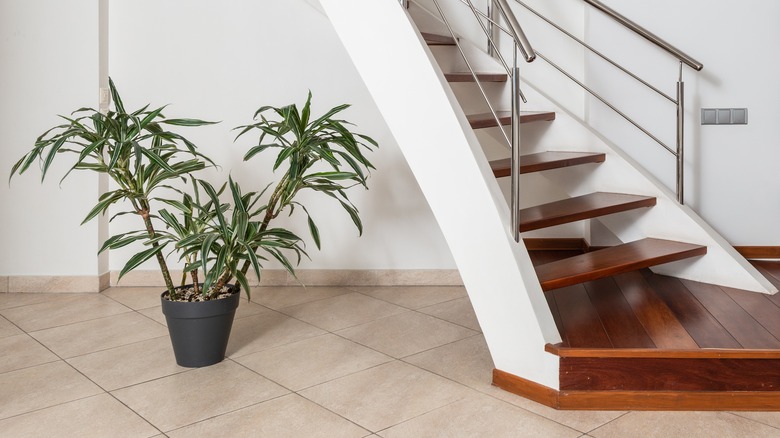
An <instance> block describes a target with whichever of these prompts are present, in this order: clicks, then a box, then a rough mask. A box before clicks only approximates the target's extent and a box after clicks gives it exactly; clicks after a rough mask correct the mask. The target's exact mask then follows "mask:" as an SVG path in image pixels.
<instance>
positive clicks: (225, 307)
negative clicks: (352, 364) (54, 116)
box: [11, 80, 376, 367]
mask: <svg viewBox="0 0 780 438" xmlns="http://www.w3.org/2000/svg"><path fill="white" fill-rule="evenodd" d="M109 87H110V92H111V96H112V100H113V104H114V108H115V109H114V110H113V111H108V112H106V113H105V114H102V113H101V112H99V111H96V110H94V109H91V108H82V109H79V110H77V111H75V112H74V113H73V115H72V116H71V117H62V118H63V119H64V120H65V123H64V124H61V125H58V126H55V127H54V128H52V129H50V130H48V131H46V132H44V133H43V134H42V135H41V136H39V137H38V139H37V140H36V142H35V145H34V147H33V148H32V150H31V151H29V152H28V153H27V154H25V155H24V156H23V157H22V158H21V159H20V160H19V161H18V162H17V163H16V164H15V165H14V166H13V168H12V170H11V177H13V175H15V174H22V173H24V172H25V171H27V170H28V169H29V168H30V166H31V165H32V164H33V163H34V162H36V161H38V162H40V163H41V173H42V180H43V179H44V178H45V177H46V175H47V172H48V171H49V169H50V166H51V164H52V163H53V161H54V159H55V158H56V157H57V156H59V155H61V154H66V153H70V154H72V155H76V162H75V164H73V166H72V167H71V168H70V170H69V171H68V172H67V173H66V174H65V176H64V177H63V178H62V179H63V180H64V179H65V178H67V176H68V175H69V174H70V173H71V172H72V171H73V170H88V171H94V172H99V173H105V174H107V175H108V176H109V177H110V178H111V179H112V180H113V182H114V183H115V186H116V188H115V189H114V190H111V191H108V192H107V193H105V194H103V195H101V196H100V198H99V199H98V202H97V204H96V205H95V206H94V207H93V208H92V209H91V210H90V212H89V213H88V214H87V216H86V217H85V219H84V221H83V222H82V223H85V222H87V221H89V220H92V219H94V218H95V217H96V216H98V215H100V214H104V213H106V211H107V210H108V209H109V208H110V207H111V208H112V209H117V210H118V212H116V213H115V214H114V215H113V216H112V217H111V220H113V219H114V218H116V217H118V216H122V215H126V214H133V215H136V216H138V217H139V218H140V219H141V223H142V224H143V227H142V228H141V229H139V230H135V231H130V232H126V233H121V234H117V235H114V236H112V237H110V238H109V239H108V240H107V241H106V242H105V243H104V244H103V246H102V247H101V249H100V251H101V252H102V251H106V250H111V249H118V248H122V247H125V246H127V245H130V244H136V245H137V244H141V250H140V251H138V252H137V253H136V254H135V255H133V256H132V257H130V259H129V260H128V261H127V263H126V264H125V266H124V267H123V268H122V270H121V272H120V274H119V278H122V276H124V275H125V274H126V273H128V272H130V271H132V270H133V269H135V268H137V267H138V266H140V265H141V264H142V263H144V262H145V261H147V260H149V259H152V258H155V259H156V261H157V264H158V266H159V269H160V272H161V274H162V276H163V281H164V282H165V286H166V290H165V292H163V293H162V295H161V300H162V306H163V312H164V313H165V315H166V320H167V321H168V328H169V332H170V334H171V340H172V343H173V345H174V353H175V355H176V360H177V363H179V364H180V365H183V366H191V367H193V366H206V365H210V364H213V363H216V362H219V361H221V360H222V359H223V358H224V354H225V349H226V346H227V340H228V337H229V335H230V327H231V325H232V321H233V316H234V314H235V310H236V308H237V306H238V302H239V292H240V290H241V289H242V288H243V289H244V290H245V291H246V293H247V296H249V292H250V290H249V280H248V279H247V273H248V271H249V269H250V268H252V269H253V270H254V272H255V275H256V276H257V277H258V278H259V277H260V275H261V267H262V262H263V261H266V260H268V259H269V257H270V258H272V259H275V260H278V261H279V262H280V263H281V264H282V265H283V266H284V267H285V268H286V269H287V270H288V271H289V272H290V273H292V274H293V275H294V274H295V272H294V267H293V265H294V263H292V262H291V261H290V259H289V257H288V254H294V255H295V256H296V259H295V264H297V263H299V262H300V260H301V257H302V256H307V254H306V252H305V249H304V243H303V241H302V239H301V238H300V237H298V236H297V235H296V234H295V233H293V232H291V231H289V230H287V229H284V228H279V227H272V226H271V223H272V221H273V220H274V219H276V218H277V217H278V216H279V215H280V214H281V213H282V212H284V211H287V212H288V213H290V214H292V212H293V210H294V209H295V207H296V206H298V207H300V209H301V210H303V211H304V212H306V215H307V221H308V225H309V230H310V233H311V235H312V238H313V240H314V242H315V244H316V245H317V247H318V248H319V247H320V238H319V229H318V228H317V226H316V224H315V222H314V220H313V219H312V217H311V215H310V214H309V212H308V210H307V209H306V207H304V206H303V205H301V204H300V203H298V202H297V201H295V200H294V197H295V195H296V194H297V193H298V192H300V191H301V190H304V189H312V190H315V191H318V192H321V193H324V194H326V195H328V196H330V197H332V198H334V199H336V200H337V201H338V202H339V203H340V205H341V206H342V207H343V208H344V209H345V210H346V211H347V213H348V214H349V216H350V218H351V219H352V221H353V223H354V224H355V225H356V226H357V228H358V230H359V231H361V232H362V224H361V222H360V218H359V216H358V212H357V209H356V208H355V207H354V205H352V203H351V202H350V201H349V199H348V198H347V195H346V193H345V190H346V189H348V188H349V187H351V186H353V185H362V186H365V185H366V177H367V172H368V170H369V169H371V168H373V166H372V165H371V163H370V162H369V161H368V160H367V159H366V157H365V156H364V155H363V153H362V151H361V148H364V149H367V150H370V149H371V146H376V142H374V141H373V140H372V139H371V138H369V137H366V136H363V135H360V134H353V133H351V132H350V131H349V130H348V129H347V128H346V125H347V122H345V121H343V120H338V119H335V118H334V116H335V115H336V114H338V113H339V112H341V111H343V110H344V109H346V108H347V105H341V106H338V107H335V108H333V109H331V110H330V111H328V112H327V113H325V114H324V115H323V116H321V117H319V118H317V119H315V120H313V121H310V109H311V105H310V104H311V93H309V97H308V99H307V101H306V104H305V105H304V108H303V109H302V111H300V112H299V111H298V108H297V107H296V106H295V105H288V106H285V107H281V108H275V107H262V108H260V109H259V110H258V111H257V112H256V113H255V123H253V124H250V125H246V126H241V127H239V128H236V129H241V132H240V133H239V134H238V137H241V136H243V135H244V134H247V133H248V132H250V131H253V130H259V131H260V137H259V142H258V144H257V145H256V146H254V147H252V148H251V149H250V150H249V152H247V154H246V156H245V160H249V159H251V158H252V157H254V156H255V155H257V154H259V153H261V152H263V151H265V150H268V149H278V154H277V156H276V159H275V161H274V165H273V170H274V171H276V170H278V169H279V168H280V167H283V165H286V170H285V171H284V174H283V176H282V177H281V178H280V179H279V181H278V182H277V183H276V185H275V186H273V184H269V186H268V187H266V189H264V190H261V191H259V192H248V193H242V190H241V187H240V186H239V185H238V184H237V183H236V182H235V181H233V179H232V178H229V181H228V182H227V183H225V184H223V185H222V186H221V188H219V189H215V187H214V186H212V185H211V184H210V183H208V182H206V181H203V180H200V179H198V178H196V177H195V176H194V173H195V172H198V171H200V170H202V169H204V168H205V167H207V166H213V165H214V163H213V162H212V161H211V160H210V159H209V158H208V157H206V156H205V155H203V154H201V153H200V152H198V150H197V148H196V146H195V145H194V144H193V143H192V142H191V141H189V140H187V139H186V138H184V137H183V136H181V135H179V134H177V133H174V132H172V131H169V130H166V129H165V128H166V127H167V126H180V127H194V126H203V125H207V124H211V123H212V122H207V121H203V120H198V119H168V118H166V117H165V116H164V115H163V114H162V111H163V109H164V108H165V107H160V108H157V109H154V110H149V109H148V105H147V106H145V107H143V108H141V109H139V110H136V111H134V112H127V111H126V110H125V108H124V104H123V102H122V99H121V97H120V95H119V93H118V92H117V90H116V87H115V85H114V83H113V81H111V80H109ZM269 111H270V112H272V113H273V114H275V115H276V116H278V118H279V119H280V120H275V118H274V119H271V120H269V119H268V118H266V117H265V114H266V113H267V112H269ZM258 118H259V120H258ZM266 139H271V142H270V143H267V142H266V143H264V141H265V140H266ZM344 163H346V164H344ZM182 182H183V183H185V184H186V183H190V184H191V186H192V189H191V190H189V191H187V190H185V188H186V185H185V186H184V187H182V186H177V185H176V184H177V183H182ZM271 186H273V187H274V188H273V190H270V191H269V189H270V187H271ZM226 187H228V188H229V190H225V189H226ZM201 190H202V191H203V192H204V193H205V196H201ZM226 192H229V195H230V196H229V198H230V201H229V202H224V201H222V200H221V196H222V195H223V194H225V193H226ZM160 193H162V194H160ZM172 193H175V194H178V195H179V199H172V198H170V197H169V196H165V195H170V194H172ZM269 193H270V194H269ZM267 194H268V195H267ZM266 195H267V196H266ZM160 204H164V205H165V207H162V208H159V209H157V208H156V206H157V205H160ZM166 207H168V208H171V210H170V211H169V210H168V208H166ZM166 251H167V253H166ZM171 253H175V254H178V256H179V260H181V261H182V262H183V263H184V271H183V272H184V275H183V276H182V281H181V285H180V286H174V283H173V280H172V278H171V274H170V270H169V269H168V264H167V262H166V254H167V255H170V254H171ZM187 275H189V276H190V278H191V284H189V285H185V284H184V283H185V282H186V280H185V279H186V277H187ZM201 275H202V276H203V281H202V282H201V280H200V276H201ZM233 280H235V283H236V284H235V285H232V284H231V282H232V281H233ZM212 342H213V343H214V344H215V345H214V346H212V345H210V344H211V343H212Z"/></svg>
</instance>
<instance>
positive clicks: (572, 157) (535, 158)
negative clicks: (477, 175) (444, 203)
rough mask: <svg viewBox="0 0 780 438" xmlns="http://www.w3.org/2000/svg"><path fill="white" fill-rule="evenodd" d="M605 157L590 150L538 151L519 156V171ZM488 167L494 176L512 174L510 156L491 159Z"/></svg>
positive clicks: (554, 167) (569, 164) (535, 169)
mask: <svg viewBox="0 0 780 438" xmlns="http://www.w3.org/2000/svg"><path fill="white" fill-rule="evenodd" d="M605 159H606V155H605V154H601V153H592V152H554V151H549V152H539V153H536V154H529V155H523V156H521V157H520V173H521V174H523V173H532V172H541V171H543V170H551V169H560V168H562V167H569V166H577V165H580V164H587V163H603V162H604V160H605ZM490 167H491V168H492V169H493V175H495V176H496V178H502V177H505V176H510V175H511V174H512V160H511V159H510V158H503V159H500V160H493V161H491V162H490Z"/></svg>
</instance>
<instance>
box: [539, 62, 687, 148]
mask: <svg viewBox="0 0 780 438" xmlns="http://www.w3.org/2000/svg"><path fill="white" fill-rule="evenodd" d="M536 54H537V55H538V56H539V58H541V59H542V60H544V61H545V62H547V63H548V64H550V65H551V66H552V67H553V68H554V69H556V70H558V71H559V72H561V74H563V75H564V76H566V77H567V78H569V79H571V80H572V81H573V82H574V83H575V84H577V85H579V86H580V87H581V88H582V89H583V90H585V91H587V92H588V93H590V95H592V96H593V97H595V98H596V99H598V100H600V101H601V103H603V104H604V105H606V106H608V107H609V108H610V109H611V110H612V111H614V112H616V113H617V114H618V115H619V116H620V117H623V118H624V119H625V120H626V121H628V122H629V123H631V124H632V125H634V126H635V127H636V128H637V129H639V130H640V131H642V132H643V133H644V134H645V135H647V136H648V137H650V138H652V139H653V140H654V141H655V142H656V143H658V144H659V145H661V146H663V147H664V149H666V150H667V151H669V152H670V153H671V154H672V155H677V153H676V152H675V151H674V149H672V148H671V147H669V146H668V145H667V144H666V143H664V142H663V141H662V140H660V139H659V138H658V137H656V136H655V135H653V134H652V133H651V132H650V131H648V130H647V129H645V128H644V127H643V126H642V125H640V124H639V123H637V122H636V121H634V119H632V118H631V117H629V116H628V115H626V114H625V113H624V112H623V111H620V110H619V109H618V108H617V107H616V106H615V105H613V104H612V103H610V102H609V101H608V100H607V99H605V98H603V97H601V95H600V94H598V93H596V92H595V91H593V89H591V88H590V87H588V86H587V85H585V84H583V83H582V82H580V81H579V80H577V78H575V77H574V76H572V75H571V74H570V73H569V72H567V71H566V70H564V69H563V67H561V66H559V65H558V64H556V63H555V62H553V61H552V60H550V58H548V57H546V56H544V55H543V54H542V53H541V52H539V51H538V50H537V51H536Z"/></svg>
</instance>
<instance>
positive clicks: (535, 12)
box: [515, 0, 677, 105]
mask: <svg viewBox="0 0 780 438" xmlns="http://www.w3.org/2000/svg"><path fill="white" fill-rule="evenodd" d="M515 1H516V2H517V3H518V4H519V5H520V6H522V7H524V8H526V9H527V10H528V11H529V12H531V13H532V14H534V15H536V16H537V17H539V18H540V19H542V20H544V21H545V22H546V23H547V24H549V25H551V26H553V27H554V28H556V29H558V30H559V31H560V32H562V33H563V34H564V35H566V36H567V37H569V38H571V39H573V40H574V41H576V42H578V43H579V44H580V45H582V46H583V47H585V48H586V49H588V50H590V51H591V52H593V54H595V55H596V56H598V57H599V58H601V59H603V60H604V61H606V62H608V63H610V64H612V66H614V67H615V68H617V69H619V70H620V71H622V72H623V73H625V74H627V75H629V76H631V77H632V78H634V79H635V80H637V81H639V82H640V83H642V84H643V85H645V86H646V87H648V88H650V89H651V90H653V91H655V92H656V93H658V94H660V95H661V96H663V97H665V98H666V99H668V100H669V101H670V102H672V103H673V104H675V105H677V101H676V100H675V99H674V98H673V97H672V96H669V95H668V94H666V93H664V92H663V91H661V90H659V89H658V88H656V87H655V86H654V85H652V84H650V83H648V82H647V81H645V80H644V79H642V78H641V77H639V76H638V75H636V74H634V73H633V72H632V71H630V70H628V69H627V68H625V67H623V66H622V65H620V64H618V63H617V62H615V61H613V60H612V59H610V58H609V57H608V56H606V55H604V54H603V53H601V52H599V51H598V50H596V49H595V48H594V47H593V46H591V45H590V44H588V43H586V42H585V41H582V40H581V39H579V38H577V37H576V36H574V35H573V34H571V33H570V32H569V31H567V30H566V29H564V28H562V27H561V26H559V25H557V24H555V23H554V22H553V21H552V20H550V19H549V18H547V17H545V16H544V15H542V14H541V13H539V12H538V11H537V10H535V9H534V8H532V7H530V6H528V5H527V4H525V3H523V2H522V1H520V0H515Z"/></svg>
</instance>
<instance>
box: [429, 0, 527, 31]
mask: <svg viewBox="0 0 780 438" xmlns="http://www.w3.org/2000/svg"><path fill="white" fill-rule="evenodd" d="M458 1H460V2H461V3H463V4H464V5H466V6H468V4H469V3H468V0H458ZM423 9H425V8H423ZM477 13H478V14H479V15H480V16H481V17H482V18H484V19H486V20H487V21H488V22H489V23H492V24H493V26H496V27H497V28H498V29H499V30H501V31H502V32H504V33H505V34H507V35H509V36H510V37H511V36H512V32H510V31H509V29H507V28H505V27H504V26H502V25H501V23H499V22H498V21H496V20H494V19H492V18H490V17H489V16H488V15H487V14H485V13H484V12H482V11H480V10H479V9H477Z"/></svg>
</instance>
